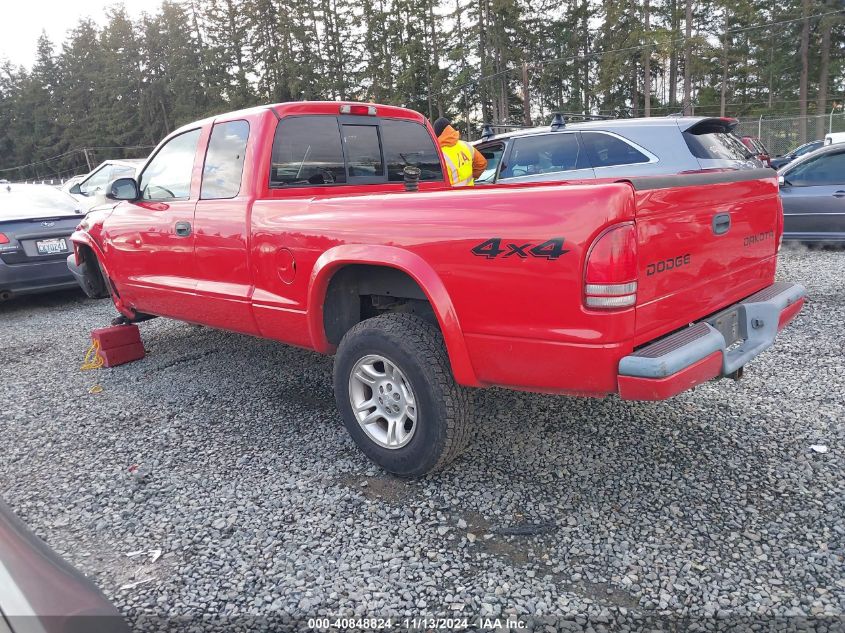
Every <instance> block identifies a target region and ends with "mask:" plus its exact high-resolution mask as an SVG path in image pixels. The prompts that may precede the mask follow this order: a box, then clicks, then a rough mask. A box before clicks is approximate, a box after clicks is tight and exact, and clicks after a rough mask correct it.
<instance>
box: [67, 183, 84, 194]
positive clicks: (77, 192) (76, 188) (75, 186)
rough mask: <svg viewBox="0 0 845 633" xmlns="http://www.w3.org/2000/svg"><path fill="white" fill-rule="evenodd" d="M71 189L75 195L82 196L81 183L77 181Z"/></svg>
mask: <svg viewBox="0 0 845 633" xmlns="http://www.w3.org/2000/svg"><path fill="white" fill-rule="evenodd" d="M69 191H70V193H72V194H73V195H75V196H81V195H82V189H81V188H80V187H79V183H76V184H75V185H74V186H73V187H71V188H70V190H69Z"/></svg>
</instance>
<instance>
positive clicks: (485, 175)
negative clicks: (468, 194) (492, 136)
mask: <svg viewBox="0 0 845 633" xmlns="http://www.w3.org/2000/svg"><path fill="white" fill-rule="evenodd" d="M476 149H478V148H476ZM479 151H480V152H481V155H482V156H484V158H486V159H487V168H486V169H485V170H484V171H483V172H481V175H480V176H479V177H478V178H476V179H475V183H476V184H478V183H485V182H493V180H494V179H495V177H496V169H498V167H499V161H501V160H502V153H503V152H504V151H505V146H504V145H491V146H489V147H485V148H483V149H479Z"/></svg>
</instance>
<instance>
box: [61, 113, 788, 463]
mask: <svg viewBox="0 0 845 633" xmlns="http://www.w3.org/2000/svg"><path fill="white" fill-rule="evenodd" d="M409 167H411V168H409ZM444 173H445V169H444V164H443V160H442V157H441V155H440V152H439V150H438V149H437V145H436V143H435V139H434V136H433V134H432V130H431V127H430V126H429V124H428V123H427V121H426V120H425V118H424V117H422V116H421V115H420V114H418V113H416V112H413V111H411V110H407V109H403V108H397V107H392V106H384V105H372V104H355V103H339V102H328V103H327V102H316V103H315V102H311V103H285V104H280V105H271V106H266V107H258V108H254V109H250V110H243V111H239V112H233V113H231V114H226V115H222V116H217V117H213V118H210V119H206V120H204V121H199V122H197V123H192V124H190V125H186V126H184V127H182V128H180V129H179V130H177V131H175V132H174V133H172V134H171V135H170V136H168V137H167V138H166V139H164V141H162V142H161V144H160V145H159V146H158V147H157V148H156V150H155V151H154V152H153V154H152V155H151V157H150V158H149V160H148V161H147V163H146V165H145V166H144V167H143V168H142V169H141V170H140V172H139V176H138V178H137V180H136V179H132V178H120V179H118V180H115V181H113V182H112V183H111V184H110V185H109V187H108V193H107V197H108V198H110V200H109V204H107V205H104V206H102V207H100V208H98V209H96V210H94V211H92V212H91V213H89V214H88V215H87V216H86V217H85V219H84V221H83V222H82V223H81V224H80V226H79V229H78V230H77V231H76V233H74V235H73V236H72V241H73V243H74V253H73V255H72V256H71V257H70V258H69V261H68V264H69V266H70V268H71V270H72V271H73V272H74V274H75V275H76V276H77V279H78V280H79V281H80V284H81V285H82V286H83V288H84V289H85V290H86V292H88V294H89V295H91V296H95V297H100V296H107V295H111V297H112V299H113V301H114V304H115V305H116V306H117V309H118V310H119V311H120V312H121V313H122V315H123V316H124V318H125V320H126V321H129V322H131V321H140V320H143V319H146V318H149V317H150V316H153V315H156V316H165V317H170V318H174V319H180V320H183V321H190V322H193V323H200V324H204V325H208V326H213V327H217V328H223V329H227V330H232V331H235V332H242V333H246V334H251V335H255V336H261V337H265V338H270V339H275V340H278V341H282V342H284V343H289V344H292V345H298V346H301V347H305V348H309V349H313V350H317V351H319V352H323V353H326V354H335V361H334V387H335V393H336V398H337V405H338V408H339V410H340V412H341V414H342V417H343V420H344V422H345V424H346V427H347V429H348V430H349V432H350V434H351V435H352V437H353V438H354V440H355V441H356V443H357V444H358V445H359V447H360V448H361V449H362V450H363V451H364V453H366V454H367V455H368V456H369V457H370V458H371V459H373V460H374V461H375V462H377V463H378V464H380V465H381V466H382V467H384V468H385V469H386V470H388V471H391V472H393V473H396V474H399V475H406V476H414V475H422V474H424V473H426V472H429V471H432V470H434V469H437V468H439V467H441V466H443V465H444V464H446V463H448V461H449V460H451V459H452V458H454V457H455V456H456V455H458V454H459V453H460V451H461V450H462V449H463V448H464V446H465V445H466V443H467V441H468V438H469V436H470V433H471V429H472V427H473V425H474V424H475V423H476V420H474V419H473V414H472V410H471V396H470V390H469V389H467V387H488V386H494V385H495V386H501V387H508V388H513V389H522V390H528V391H537V392H550V393H560V394H570V395H583V396H599V397H601V396H606V395H608V394H614V393H616V394H619V395H620V396H621V397H622V398H626V399H634V400H661V399H665V398H669V397H671V396H673V395H675V394H677V393H679V392H681V391H684V390H686V389H689V388H691V387H693V386H695V385H697V384H699V383H702V382H704V381H707V380H710V379H713V378H717V377H723V376H731V377H738V376H739V374H740V373H741V371H742V368H743V366H744V365H745V364H746V362H747V361H748V360H750V359H751V358H753V357H754V356H756V355H757V354H759V353H760V352H761V351H763V350H764V349H766V348H767V347H769V346H770V345H771V344H772V342H773V341H774V338H775V336H776V334H777V333H778V331H779V330H780V329H781V328H783V327H784V325H786V323H788V322H789V321H790V320H791V319H792V318H794V317H795V315H796V314H797V313H798V311H799V310H800V309H801V306H802V305H803V303H804V289H803V288H802V287H801V286H799V285H796V284H791V283H785V282H778V283H775V281H774V278H775V267H776V262H777V252H778V248H779V244H780V237H781V232H782V230H783V221H782V211H781V205H780V200H779V197H778V184H777V179H776V175H775V174H774V172H772V171H771V170H769V169H762V170H756V171H755V170H752V171H735V172H717V173H712V172H710V173H700V174H688V175H679V176H670V177H656V178H654V177H652V178H631V179H627V180H621V181H617V182H612V181H608V182H600V183H591V184H566V183H555V184H548V183H542V184H536V183H535V184H530V185H495V186H487V187H475V188H473V187H467V188H461V189H452V188H450V187H449V186H448V184H447V181H446V180H445V179H444Z"/></svg>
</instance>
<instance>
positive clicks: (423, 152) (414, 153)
mask: <svg viewBox="0 0 845 633" xmlns="http://www.w3.org/2000/svg"><path fill="white" fill-rule="evenodd" d="M381 141H382V143H383V145H384V160H385V162H386V163H387V180H388V181H390V182H402V181H403V180H405V173H404V170H405V167H406V166H408V165H412V166H414V167H419V169H420V172H421V173H420V180H443V168H442V167H441V165H440V155H439V154H438V153H437V148H436V147H435V146H434V140H433V139H432V138H431V134H429V132H428V130H427V129H426V128H425V127H424V126H422V125H420V124H419V123H414V122H413V121H397V120H395V119H383V120H382V122H381Z"/></svg>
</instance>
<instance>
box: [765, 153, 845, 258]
mask: <svg viewBox="0 0 845 633" xmlns="http://www.w3.org/2000/svg"><path fill="white" fill-rule="evenodd" d="M779 174H780V183H781V184H780V197H781V200H782V201H783V223H784V233H783V238H784V239H785V240H800V241H802V242H822V243H824V242H838V243H845V143H837V144H835V145H827V146H826V147H823V148H821V149H818V150H816V151H815V152H811V153H809V154H806V155H804V156H803V157H802V158H799V159H798V160H796V161H794V162H792V163H790V164H789V165H787V166H786V167H784V168H782V169H781V170H780V172H779Z"/></svg>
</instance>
